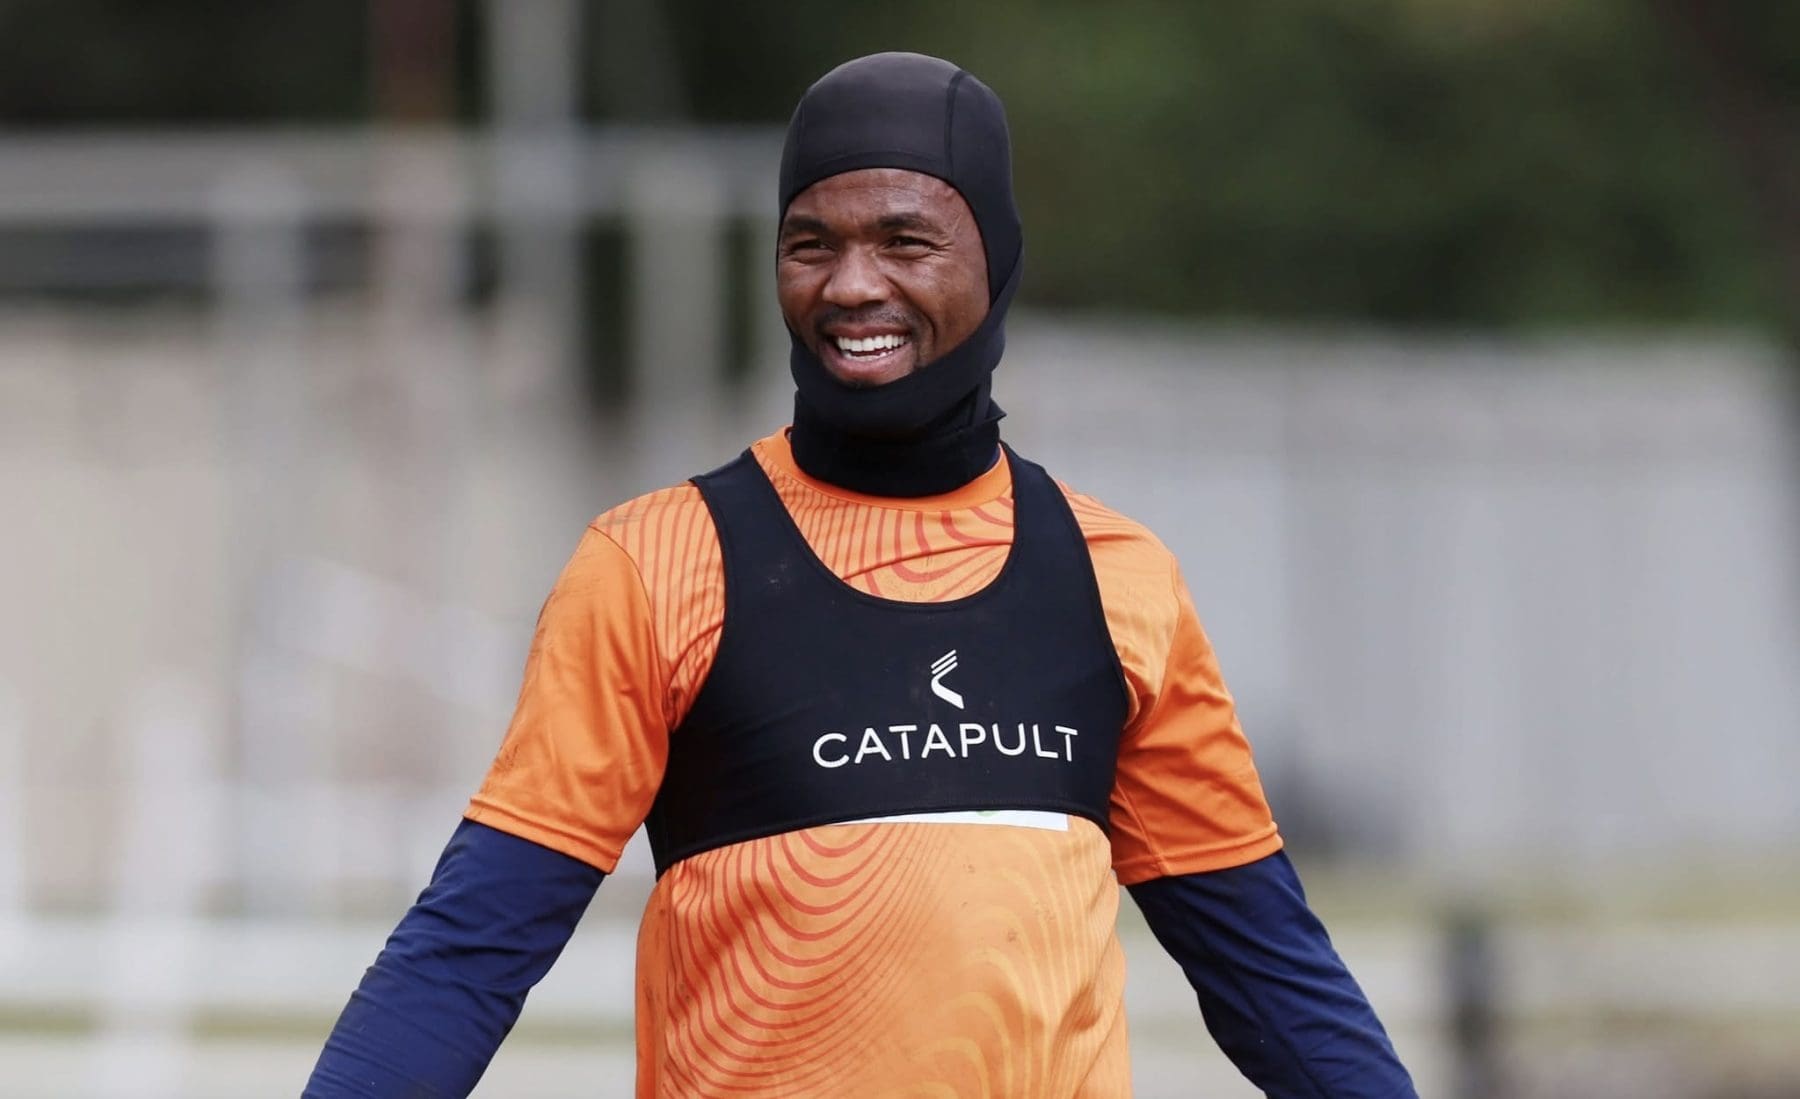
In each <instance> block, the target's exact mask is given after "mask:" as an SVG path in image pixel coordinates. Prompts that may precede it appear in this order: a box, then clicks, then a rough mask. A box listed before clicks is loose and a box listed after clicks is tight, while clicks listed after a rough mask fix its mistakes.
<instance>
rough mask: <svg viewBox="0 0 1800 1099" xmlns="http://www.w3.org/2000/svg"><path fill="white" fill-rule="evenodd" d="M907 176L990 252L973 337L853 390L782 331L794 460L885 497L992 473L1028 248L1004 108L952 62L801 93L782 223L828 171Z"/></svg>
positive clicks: (910, 64) (859, 73) (902, 63)
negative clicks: (1010, 322)
mask: <svg viewBox="0 0 1800 1099" xmlns="http://www.w3.org/2000/svg"><path fill="white" fill-rule="evenodd" d="M859 168H905V169H909V170H911V171H915V172H923V173H925V174H927V175H931V176H936V177H937V178H938V179H941V180H943V181H944V182H946V183H948V184H950V186H952V187H954V188H956V190H957V192H958V193H960V194H961V195H962V197H963V200H964V201H966V202H967V203H968V204H969V209H970V211H971V212H972V213H973V214H974V215H975V223H976V225H977V226H978V227H979V229H980V230H981V240H982V245H983V247H984V248H985V250H986V253H987V275H988V302H989V304H988V314H987V317H986V318H985V319H983V321H982V323H981V325H980V326H979V327H978V328H977V329H976V330H975V331H974V332H973V333H972V334H971V335H970V336H969V338H968V339H966V340H964V341H963V342H962V343H960V344H958V345H957V346H956V347H954V348H951V349H950V350H949V351H948V352H946V353H945V354H944V355H942V356H940V357H939V358H938V359H936V360H934V361H932V362H930V363H926V364H923V365H922V366H921V368H920V369H918V370H915V371H913V372H912V373H911V374H908V375H907V376H906V377H903V378H899V379H896V380H894V381H892V382H889V383H887V384H886V385H881V386H876V387H873V388H862V389H856V388H852V387H850V386H847V385H844V384H843V383H842V382H839V381H838V380H837V379H836V378H834V377H832V376H831V373H830V372H829V371H827V370H826V369H825V366H824V364H823V363H821V362H820V361H819V359H818V357H817V356H816V355H814V354H813V353H812V352H811V351H810V350H808V348H807V347H806V345H805V344H804V343H803V342H802V341H801V340H800V338H799V337H798V335H796V334H794V333H792V332H790V333H789V336H790V338H791V339H792V344H793V350H792V352H791V354H790V355H789V364H790V367H791V368H792V370H793V374H794V384H795V385H796V386H797V387H798V393H797V394H796V395H795V399H794V430H793V435H792V439H793V444H794V458H795V460H796V461H797V462H799V464H800V466H801V468H802V469H805V470H806V471H807V472H808V473H810V474H812V475H813V476H815V477H818V478H820V479H821V480H825V481H830V482H833V483H835V484H840V485H843V486H845V487H847V488H852V489H856V490H858V491H863V492H871V493H875V494H879V495H886V496H924V495H929V494H932V493H938V492H947V491H949V490H950V489H953V488H955V487H957V486H958V485H961V484H964V483H966V482H967V481H969V480H971V479H973V478H974V477H975V476H977V475H979V474H980V473H981V472H982V471H983V470H985V469H987V468H988V467H989V466H990V465H992V464H993V462H994V460H995V457H996V455H997V453H998V443H999V439H1000V427H999V420H1000V417H1001V416H1002V415H1004V413H1002V412H1001V411H1000V408H999V406H998V405H995V404H994V403H993V401H992V399H991V398H990V396H989V391H990V387H991V385H992V374H993V371H994V368H995V367H996V366H998V365H1000V356H1001V354H1002V353H1003V352H1004V351H1005V349H1006V331H1005V324H1006V310H1007V307H1008V306H1009V305H1010V304H1011V303H1012V298H1013V294H1014V292H1015V291H1016V290H1017V289H1018V284H1019V269H1020V256H1021V252H1022V248H1023V242H1022V236H1021V232H1020V227H1019V214H1018V210H1017V208H1016V207H1015V206H1014V205H1013V196H1012V150H1011V143H1010V140H1009V138H1008V135H1007V129H1006V112H1005V110H1004V108H1002V107H1001V105H1000V98H999V97H998V96H996V95H995V94H994V93H993V91H992V90H990V89H989V88H988V86H987V85H985V84H983V83H982V82H981V81H979V80H977V79H976V78H975V77H974V76H972V75H970V74H969V73H967V72H965V71H964V70H962V69H959V68H957V67H956V66H955V65H952V64H951V63H950V62H948V61H943V60H940V59H938V58H935V57H926V56H924V55H923V54H916V53H878V54H872V55H870V56H868V57H859V58H857V59H856V60H854V61H848V62H845V63H844V64H842V65H839V66H838V67H837V68H835V69H833V70H831V71H830V72H829V73H826V74H825V75H824V76H823V77H821V78H820V79H819V81H818V83H816V84H814V85H813V86H812V87H811V88H809V89H807V92H806V94H805V95H804V96H802V97H801V98H800V105H799V106H798V107H796V108H795V109H794V117H793V120H792V121H791V122H790V123H788V132H787V143H786V145H785V146H784V147H783V148H782V153H781V216H783V217H785V216H786V215H787V208H788V205H789V204H790V203H791V202H793V200H794V197H795V196H796V195H798V194H799V193H800V192H802V191H804V190H806V189H807V188H808V187H810V186H812V185H813V184H815V183H817V182H819V181H820V180H821V179H824V178H826V177H828V176H834V175H838V174H840V173H842V172H850V171H855V170H857V169H859Z"/></svg>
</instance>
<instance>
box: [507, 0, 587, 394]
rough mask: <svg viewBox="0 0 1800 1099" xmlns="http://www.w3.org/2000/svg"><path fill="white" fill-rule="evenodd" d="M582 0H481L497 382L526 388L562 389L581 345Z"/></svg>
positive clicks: (537, 390)
mask: <svg viewBox="0 0 1800 1099" xmlns="http://www.w3.org/2000/svg"><path fill="white" fill-rule="evenodd" d="M581 11H582V8H581V5H580V4H579V3H577V2H576V0H488V4H487V15H488V20H487V21H488V42H489V44H490V50H491V52H490V53H489V55H488V61H489V63H488V73H489V79H490V81H491V87H492V89H493V98H492V101H491V103H490V110H491V113H492V117H493V125H494V130H495V137H494V141H493V146H492V148H493V157H494V164H493V172H494V192H495V194H494V198H495V215H496V220H497V223H498V225H497V228H498V230H499V234H498V235H499V266H500V302H499V327H500V339H501V342H502V344H503V345H504V346H505V347H506V348H507V349H508V352H509V353H506V354H502V355H501V356H499V360H500V361H502V362H506V363H511V364H514V366H513V369H514V374H513V375H512V376H509V377H505V378H502V379H501V383H502V384H503V385H504V386H506V387H507V388H509V389H512V390H514V391H515V392H516V391H521V390H522V391H525V392H530V393H544V392H546V391H554V387H557V386H564V387H566V386H568V385H569V384H570V380H571V379H572V378H574V377H575V369H576V367H577V366H578V364H579V363H580V359H581V356H582V354H583V353H584V350H585V349H584V347H583V346H582V338H581V335H582V314H581V241H580V238H579V236H578V230H579V229H580V220H579V219H578V218H577V216H576V212H577V210H578V209H579V204H578V202H577V198H578V190H579V187H580V182H581V181H580V171H579V167H580V163H581V160H580V155H579V141H578V137H577V130H576V94H577V92H578V90H579V88H580V82H579V79H578V74H579V71H580V70H579V68H578V60H579V58H578V56H577V55H578V53H579V50H580V45H581Z"/></svg>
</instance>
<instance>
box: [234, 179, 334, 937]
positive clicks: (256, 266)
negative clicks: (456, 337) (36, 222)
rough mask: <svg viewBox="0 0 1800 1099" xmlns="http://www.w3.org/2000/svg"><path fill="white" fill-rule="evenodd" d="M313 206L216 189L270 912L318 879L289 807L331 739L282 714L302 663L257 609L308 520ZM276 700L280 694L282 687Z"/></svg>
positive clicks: (280, 183)
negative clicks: (308, 279)
mask: <svg viewBox="0 0 1800 1099" xmlns="http://www.w3.org/2000/svg"><path fill="white" fill-rule="evenodd" d="M305 209H306V208H305V202H304V196H303V194H302V192H301V190H300V188H299V185H298V184H297V183H296V182H295V181H294V180H293V179H292V178H291V177H290V176H288V175H286V174H285V173H283V172H281V171H280V170H279V169H276V168H272V167H266V166H261V165H250V166H247V167H245V168H243V169H241V170H239V171H237V172H235V173H233V174H231V175H229V176H227V177H225V178H224V179H223V180H221V181H220V183H219V184H218V186H217V188H216V190H215V192H214V196H213V212H214V219H215V221H214V229H213V270H212V277H213V301H214V309H215V313H216V316H217V318H218V321H217V335H216V342H217V356H218V369H219V372H220V388H221V391H222V392H224V393H226V394H228V395H229V396H228V399H227V405H226V411H227V430H228V431H229V432H230V433H231V434H230V454H231V459H232V461H233V462H234V465H235V468H234V469H233V470H232V478H233V482H232V506H231V521H230V524H229V528H228V529H229V537H230V538H231V548H230V557H231V559H232V568H231V570H230V576H229V579H230V583H231V598H232V600H233V602H234V604H235V615H234V618H235V621H236V629H235V640H236V644H235V645H234V646H233V649H232V654H233V658H234V660H235V662H236V668H235V669H234V673H235V674H234V680H235V691H236V697H237V706H236V713H235V715H234V718H235V726H236V729H237V733H238V736H239V738H240V751H239V754H240V758H241V769H242V777H243V784H244V785H243V797H242V798H241V799H240V803H239V807H238V812H239V813H240V815H241V819H240V820H239V821H238V822H237V826H236V827H235V828H234V829H233V832H234V834H235V835H236V836H237V837H238V843H239V849H238V852H237V858H238V866H237V871H238V874H239V876H240V878H241V880H242V881H243V883H244V889H245V897H246V901H247V903H248V904H249V905H250V907H251V908H253V909H255V910H259V911H272V910H281V909H292V908H293V907H295V906H296V905H297V903H299V902H300V901H302V900H304V898H305V897H306V896H307V893H308V889H307V886H306V885H305V884H304V883H302V882H300V881H298V880H296V875H295V874H293V873H292V870H291V862H290V860H291V857H292V845H293V844H294V843H295V842H296V840H300V839H302V838H303V837H302V836H300V835H296V834H295V833H294V831H293V829H292V827H291V826H290V824H289V822H290V820H291V819H292V814H290V813H289V812H287V811H286V809H285V807H286V806H287V805H288V803H290V802H294V801H296V800H297V799H296V798H294V797H293V794H294V793H295V791H297V790H301V789H304V788H305V787H306V786H308V785H309V784H310V783H311V782H312V781H313V780H314V778H315V777H316V776H318V775H320V774H321V772H322V769H323V762H324V761H323V759H322V753H321V751H320V746H318V745H316V744H314V743H312V742H311V741H310V740H309V739H308V738H307V737H305V736H301V735H296V730H295V729H294V727H293V726H294V723H293V722H292V721H283V720H277V719H276V718H277V717H278V716H279V715H280V714H281V713H282V712H283V710H284V709H285V707H284V706H283V703H284V702H290V701H291V700H292V699H293V698H294V697H295V693H296V692H292V691H288V690H284V689H281V684H282V683H283V682H285V681H286V680H289V679H292V678H293V676H294V675H295V674H296V673H297V669H295V668H293V667H292V661H291V659H289V658H288V657H286V656H284V655H283V654H282V653H280V652H277V651H275V650H274V649H272V648H271V647H270V646H269V645H268V644H267V641H266V637H265V631H262V630H259V629H258V628H257V622H258V620H259V618H264V617H266V616H268V615H269V614H270V611H271V605H272V604H274V603H278V602H279V601H280V600H282V599H285V598H290V596H289V595H288V593H287V592H286V591H285V590H284V589H283V588H282V586H281V585H280V584H278V583H276V582H275V581H276V577H277V576H278V575H279V572H280V570H279V565H280V562H281V559H282V557H283V555H284V554H285V553H287V552H288V547H289V546H290V545H291V544H292V543H291V539H290V537H289V536H290V534H291V532H292V530H293V527H294V524H295V523H296V521H298V520H301V519H303V518H304V516H303V509H304V507H305V505H306V504H307V502H308V501H307V493H306V491H305V489H306V484H305V481H304V479H303V477H302V476H301V474H302V471H303V470H304V469H306V467H307V462H306V460H305V459H306V454H305V444H306V442H307V436H308V434H309V432H308V430H307V421H308V415H307V411H308V408H309V405H310V403H311V401H310V396H311V395H310V394H309V393H308V391H307V386H306V379H305V378H304V376H303V374H302V369H303V365H304V361H305V360H304V356H303V354H302V351H301V341H302V340H303V338H304V335H305V307H304V301H305V297H304V295H305V285H304V276H305V257H304V253H303V247H304V243H305V242H304V239H303V237H302V232H303V229H304V224H305ZM271 696H276V697H271Z"/></svg>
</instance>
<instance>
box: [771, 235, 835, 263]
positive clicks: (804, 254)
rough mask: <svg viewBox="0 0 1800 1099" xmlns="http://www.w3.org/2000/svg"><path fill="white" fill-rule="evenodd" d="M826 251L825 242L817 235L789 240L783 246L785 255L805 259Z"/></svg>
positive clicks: (782, 249)
mask: <svg viewBox="0 0 1800 1099" xmlns="http://www.w3.org/2000/svg"><path fill="white" fill-rule="evenodd" d="M824 251H825V242H824V241H822V240H820V239H818V238H817V237H801V238H799V239H797V240H791V241H788V242H787V243H786V244H784V245H782V247H781V252H782V254H783V255H786V256H796V257H800V258H804V259H810V258H812V257H814V256H818V255H821V254H823V253H824Z"/></svg>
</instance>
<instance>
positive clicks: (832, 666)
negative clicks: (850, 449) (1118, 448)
mask: <svg viewBox="0 0 1800 1099" xmlns="http://www.w3.org/2000/svg"><path fill="white" fill-rule="evenodd" d="M1007 460H1008V462H1009V463H1010V466H1011V469H1012V480H1013V500H1014V514H1013V544H1012V549H1011V551H1010V553H1009V554H1008V557H1007V560H1006V565H1005V567H1004V568H1002V569H1001V571H1000V574H999V575H998V576H997V577H995V578H994V580H993V581H992V582H991V583H989V584H988V585H987V587H985V588H983V589H982V590H981V591H979V592H976V593H975V594H973V595H970V596H966V597H964V598H960V599H955V600H952V601H950V602H946V603H903V602H896V601H894V600H889V599H881V598H878V597H876V596H872V595H867V594H864V593H863V592H860V591H857V590H856V589H855V588H852V587H851V586H850V585H848V584H846V583H844V581H842V580H840V579H839V578H838V577H837V576H836V575H834V574H833V573H832V572H831V570H830V569H829V568H827V567H826V565H825V563H824V562H822V561H820V560H819V559H818V557H817V556H816V555H814V553H813V551H812V548H811V547H810V546H808V545H807V544H806V539H805V537H804V536H803V535H802V534H801V533H800V530H799V528H798V527H796V526H795V525H794V521H793V519H792V518H791V517H790V516H789V515H788V512H787V508H786V507H785V506H784V505H783V504H782V502H781V498H780V497H779V496H778V495H777V494H776V492H775V486H773V485H772V484H770V483H769V479H768V477H767V475H766V474H764V472H763V469H762V467H761V466H760V465H758V464H757V461H756V459H755V457H753V456H752V455H751V453H750V452H749V451H745V452H744V453H743V454H742V455H741V456H740V457H738V458H737V459H736V460H735V461H733V462H731V463H729V464H727V465H725V466H722V467H720V468H719V469H717V470H714V471H713V472H711V473H708V474H705V475H703V476H700V477H696V478H694V484H695V485H696V486H698V488H699V489H700V495H701V496H702V497H703V498H704V499H705V501H706V506H707V508H708V510H710V511H711V512H712V518H713V525H714V526H715V527H716V528H717V530H718V533H719V546H720V549H721V550H722V551H723V556H724V568H725V622H724V628H723V632H722V634H721V636H720V639H719V651H718V655H717V656H716V657H715V658H714V660H713V665H712V670H711V672H710V673H709V674H708V675H707V678H706V682H705V684H704V686H702V687H701V689H700V692H699V694H698V695H697V696H696V697H695V699H694V703H693V706H692V707H691V708H690V709H689V711H688V715H687V717H686V719H685V720H683V721H682V723H681V725H680V726H679V727H678V728H676V729H675V730H674V731H673V732H672V733H671V734H670V735H669V765H668V770H667V772H666V773H665V775H664V777H663V784H662V788H661V790H660V791H659V792H658V793H657V796H656V802H655V804H654V805H653V806H652V807H651V810H650V816H649V820H648V821H647V822H646V823H647V825H648V829H649V833H650V847H651V851H652V852H653V854H654V855H655V858H656V872H657V874H658V875H659V876H660V875H661V874H662V873H663V871H665V870H667V869H668V868H669V867H670V866H672V865H673V864H675V863H677V862H679V861H681V860H682V859H685V858H687V857H688V856H690V855H696V854H699V853H700V852H702V851H708V850H711V849H712V848H715V847H723V846H726V845H727V844H732V843H738V842H741V841H744V840H749V839H755V838H758V837H761V836H771V835H777V834H780V833H783V832H789V831H793V830H795V829H800V828H807V827H811V826H813V825H819V824H830V823H833V822H837V821H847V820H857V819H863V818H867V817H877V816H890V815H896V814H901V813H920V812H937V811H944V810H969V809H973V810H982V809H1043V810H1053V811H1060V812H1065V813H1072V814H1076V815H1079V816H1083V817H1086V818H1088V819H1089V820H1092V821H1093V822H1094V823H1096V824H1098V825H1100V826H1101V827H1102V828H1105V827H1106V826H1107V802H1108V800H1109V798H1110V797H1111V795H1112V787H1113V770H1114V766H1115V763H1116V762H1117V757H1118V747H1119V734H1120V731H1121V729H1122V727H1123V725H1124V720H1125V713H1126V693H1125V680H1124V674H1123V672H1122V671H1121V669H1120V666H1119V658H1118V653H1117V652H1116V651H1115V650H1114V648H1113V644H1112V638H1111V635H1110V633H1109V632H1108V630H1107V626H1106V618H1105V613H1104V611H1103V610H1102V609H1101V605H1100V591H1099V587H1098V586H1097V585H1096V583H1095V581H1094V567H1093V562H1092V561H1091V560H1090V559H1089V557H1088V552H1087V543H1086V541H1085V540H1084V539H1083V538H1082V534H1081V528H1080V527H1079V526H1077V524H1076V522H1075V516H1074V514H1073V513H1072V512H1071V511H1070V510H1069V504H1068V501H1067V500H1065V499H1064V498H1063V494H1062V491H1061V490H1060V489H1058V488H1057V486H1056V483H1055V482H1054V481H1052V480H1051V479H1050V476H1049V475H1048V474H1047V473H1045V472H1044V470H1043V469H1042V468H1041V467H1039V466H1037V465H1035V464H1033V463H1031V462H1027V461H1024V460H1022V459H1020V458H1019V457H1018V456H1017V455H1015V454H1013V453H1012V451H1011V450H1010V449H1008V450H1007Z"/></svg>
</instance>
